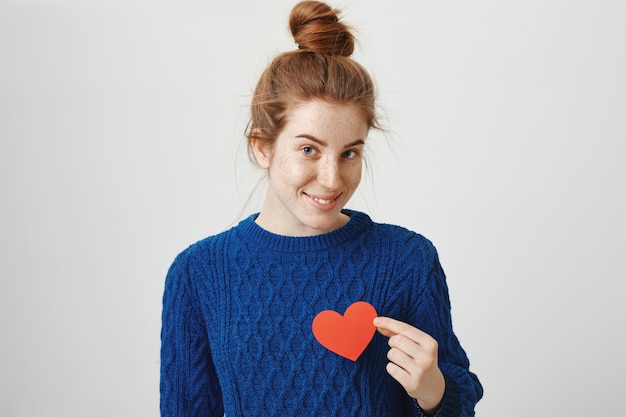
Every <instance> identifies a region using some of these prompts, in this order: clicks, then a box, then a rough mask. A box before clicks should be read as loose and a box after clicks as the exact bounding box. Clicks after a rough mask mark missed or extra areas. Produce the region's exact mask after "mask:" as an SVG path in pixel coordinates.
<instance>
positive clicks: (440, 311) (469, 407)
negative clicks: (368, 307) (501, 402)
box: [375, 245, 483, 417]
mask: <svg viewBox="0 0 626 417" xmlns="http://www.w3.org/2000/svg"><path fill="white" fill-rule="evenodd" d="M428 249H430V250H427V251H426V252H427V253H428V252H430V253H429V255H431V256H424V257H423V258H422V259H423V260H426V259H430V260H429V261H428V264H427V265H426V267H427V268H426V270H425V271H424V272H425V273H422V274H418V275H422V277H423V278H424V279H425V280H423V279H419V280H417V281H421V282H422V284H421V285H420V287H421V290H420V291H419V294H418V295H417V296H416V297H418V299H416V300H415V301H414V309H413V311H412V312H411V313H410V314H409V315H408V316H407V317H409V321H410V323H404V322H401V321H398V320H394V319H391V318H388V317H379V318H377V319H376V321H375V325H376V326H377V327H378V330H379V332H380V333H382V334H383V335H385V336H387V337H389V346H390V350H389V353H388V359H389V360H390V363H389V364H388V365H387V370H388V372H389V374H390V375H391V376H392V377H393V378H394V379H396V380H397V381H398V382H399V383H400V384H401V385H402V386H403V387H404V389H405V390H406V391H407V393H408V394H409V395H410V396H411V397H412V398H415V399H416V401H417V405H418V408H419V411H420V413H421V414H420V415H430V416H432V415H435V416H438V417H439V416H441V417H444V416H450V417H466V416H473V415H474V407H475V405H476V403H477V402H478V400H480V398H481V397H482V394H483V389H482V386H481V384H480V382H479V381H478V378H477V377H476V375H474V374H473V373H472V372H470V371H469V360H468V358H467V355H466V354H465V352H464V350H463V349H462V347H461V345H460V344H459V341H458V339H457V337H456V335H455V334H454V332H453V329H452V318H451V313H450V300H449V295H448V288H447V284H446V280H445V275H444V273H443V269H442V268H441V265H440V264H439V260H438V257H437V254H436V251H435V250H434V247H432V246H430V245H428ZM424 258H426V259H424ZM429 265H430V268H428V266H429Z"/></svg>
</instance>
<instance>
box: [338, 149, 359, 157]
mask: <svg viewBox="0 0 626 417" xmlns="http://www.w3.org/2000/svg"><path fill="white" fill-rule="evenodd" d="M357 155H358V153H357V152H356V151H353V150H350V151H345V152H344V153H343V154H342V156H343V157H344V158H346V159H352V158H356V156H357Z"/></svg>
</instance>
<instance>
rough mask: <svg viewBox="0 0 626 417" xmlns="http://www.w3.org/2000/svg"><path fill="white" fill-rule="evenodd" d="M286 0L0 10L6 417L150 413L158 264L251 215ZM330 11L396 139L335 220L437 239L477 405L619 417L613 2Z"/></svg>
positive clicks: (620, 13) (624, 87) (492, 412)
mask: <svg viewBox="0 0 626 417" xmlns="http://www.w3.org/2000/svg"><path fill="white" fill-rule="evenodd" d="M293 4H294V2H293V1H287V0H265V1H228V2H225V1H223V2H212V1H206V0H205V1H200V0H182V1H181V0H178V1H164V0H150V1H148V0H124V1H122V0H119V1H105V0H83V1H79V0H75V1H70V0H49V1H43V0H41V1H34V0H13V1H9V0H0V60H1V63H0V139H1V141H0V175H1V177H0V196H1V199H2V200H1V205H0V273H1V276H0V279H1V281H0V335H1V344H0V353H1V354H0V415H2V416H3V417H24V416H29V417H30V416H37V417H39V416H47V417H57V416H58V417H85V416H103V417H104V416H106V417H110V416H135V417H136V416H157V415H158V384H159V368H158V367H159V347H160V340H159V332H160V313H161V295H162V290H163V281H164V277H165V273H166V271H167V268H168V266H169V264H170V263H171V261H172V260H173V258H174V256H175V255H176V254H177V253H178V252H180V251H181V250H182V249H184V248H185V247H186V246H187V245H188V244H190V243H192V242H195V241H196V240H199V239H201V238H203V237H205V236H207V235H209V234H213V233H217V232H219V231H222V230H224V229H225V228H227V227H229V226H230V225H231V224H233V222H236V221H237V220H238V219H239V218H241V217H242V216H245V215H247V214H249V213H251V212H253V211H256V210H258V208H259V198H260V197H262V195H263V193H262V191H261V192H258V193H257V194H255V197H254V198H253V199H252V201H251V202H250V203H249V204H247V205H246V204H245V202H246V199H247V198H248V196H249V194H250V193H251V191H252V187H253V185H254V183H255V182H256V179H257V178H259V173H258V172H257V171H256V170H254V169H252V167H251V165H250V164H249V163H248V160H247V157H246V155H245V146H244V145H243V143H244V142H243V134H242V133H243V130H244V127H245V124H246V121H247V108H246V105H247V103H248V102H249V99H250V94H251V91H252V89H253V86H254V84H255V82H256V80H257V78H258V76H259V74H260V72H261V70H262V69H263V68H264V66H265V65H266V63H267V62H268V60H269V59H271V58H272V57H273V56H274V55H275V54H276V53H279V52H282V51H286V50H289V49H292V48H294V47H295V45H294V44H293V43H292V39H291V37H290V35H289V33H288V31H287V26H286V25H287V16H288V14H289V11H290V9H291V7H292V5H293ZM332 4H333V5H334V6H336V7H339V8H341V9H342V10H343V12H344V16H345V18H346V20H347V21H348V22H350V23H352V24H353V25H354V27H355V28H356V29H357V31H358V33H357V37H358V38H359V42H360V43H359V49H358V50H357V51H356V53H355V58H357V59H358V60H359V61H360V62H361V63H363V64H364V65H365V66H366V67H367V68H368V69H369V70H370V71H371V72H372V74H373V76H374V78H375V80H376V82H377V85H378V87H379V89H380V105H381V108H382V110H383V111H384V116H385V123H386V126H387V127H388V129H389V131H388V132H387V133H386V134H385V135H380V134H373V135H372V137H371V138H370V145H371V148H370V151H369V156H368V157H369V160H370V163H371V164H370V166H371V171H372V175H368V177H367V178H366V179H365V182H364V183H363V185H362V192H361V193H360V194H359V195H358V196H356V197H355V199H354V201H353V204H351V207H353V208H358V209H363V210H367V211H368V212H369V213H370V214H371V216H372V217H373V218H374V220H376V221H380V222H390V223H396V224H402V225H404V226H406V227H409V228H411V229H414V230H416V231H418V232H421V233H423V234H424V235H426V236H427V237H429V238H430V239H431V240H432V241H433V242H434V243H435V245H436V246H437V248H438V249H439V252H440V256H441V260H442V263H443V265H444V269H445V270H446V273H447V275H448V283H449V286H450V291H451V297H452V304H453V316H454V325H455V329H456V331H457V333H458V335H459V337H460V339H461V341H462V343H463V345H464V347H465V349H466V351H467V353H468V354H469V356H470V359H471V361H472V370H473V371H475V372H476V373H477V374H478V375H479V377H480V378H481V381H482V382H483V384H484V387H485V397H484V399H483V400H482V401H481V402H480V403H479V405H478V407H477V415H478V416H480V417H502V416H507V417H517V416H520V417H521V416H527V415H529V414H536V415H547V416H583V415H617V414H619V412H620V411H618V410H621V409H622V408H623V407H622V402H623V399H622V397H623V390H624V379H623V375H624V374H625V373H626V366H625V364H624V357H623V355H624V352H625V351H626V341H625V337H624V329H625V328H626V326H625V324H626V323H625V321H626V320H625V317H626V314H625V313H626V311H625V308H624V302H625V301H626V300H625V298H626V297H625V291H624V284H623V280H624V279H625V278H626V262H625V259H626V257H625V256H624V249H626V238H625V237H624V236H625V233H626V224H625V220H624V218H625V213H626V204H625V203H626V201H625V200H626V198H625V191H624V189H625V184H624V182H625V179H626V168H625V167H626V164H625V163H624V159H625V158H624V157H625V155H624V148H625V145H624V141H625V139H626V137H625V136H626V122H625V120H626V117H625V116H626V99H625V97H626V81H625V77H624V74H626V25H624V16H626V3H624V2H619V1H608V0H593V1H592V0H588V1H565V0H562V1H557V0H537V1H516V2H512V1H509V2H505V1H498V0H477V1H472V2H467V1H460V0H455V1H443V0H436V1H435V0H428V1H426V0H420V1H411V2H409V1H403V2H400V1H385V2H383V1H374V0H367V1H362V0H361V1H356V0H338V1H336V2H334V3H332ZM616 413H617V414H616Z"/></svg>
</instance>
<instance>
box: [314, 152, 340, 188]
mask: <svg viewBox="0 0 626 417" xmlns="http://www.w3.org/2000/svg"><path fill="white" fill-rule="evenodd" d="M317 181H318V182H319V183H320V185H321V186H323V187H324V188H326V189H327V190H333V191H335V190H337V189H338V188H339V186H340V184H341V168H340V166H339V162H338V161H336V160H334V159H331V158H326V159H324V160H322V161H321V163H320V164H319V169H318V172H317Z"/></svg>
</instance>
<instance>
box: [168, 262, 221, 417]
mask: <svg viewBox="0 0 626 417" xmlns="http://www.w3.org/2000/svg"><path fill="white" fill-rule="evenodd" d="M188 258H189V251H187V252H186V253H185V252H184V253H183V254H181V255H179V256H178V257H177V259H176V260H175V261H174V263H173V264H172V266H171V267H170V269H169V271H168V274H167V278H166V280H165V290H164V293H163V314H162V327H161V385H160V387H161V404H160V405H161V416H162V417H186V416H203V417H218V416H223V414H224V412H223V403H222V394H221V390H220V386H219V383H218V379H217V376H216V373H215V369H214V366H213V360H212V358H211V352H210V349H209V343H208V338H207V334H206V327H205V324H204V319H203V317H202V315H201V314H200V311H201V310H200V308H199V306H198V305H197V299H196V298H195V297H194V293H192V291H191V289H190V287H191V285H190V282H189V278H190V277H189V268H188Z"/></svg>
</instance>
